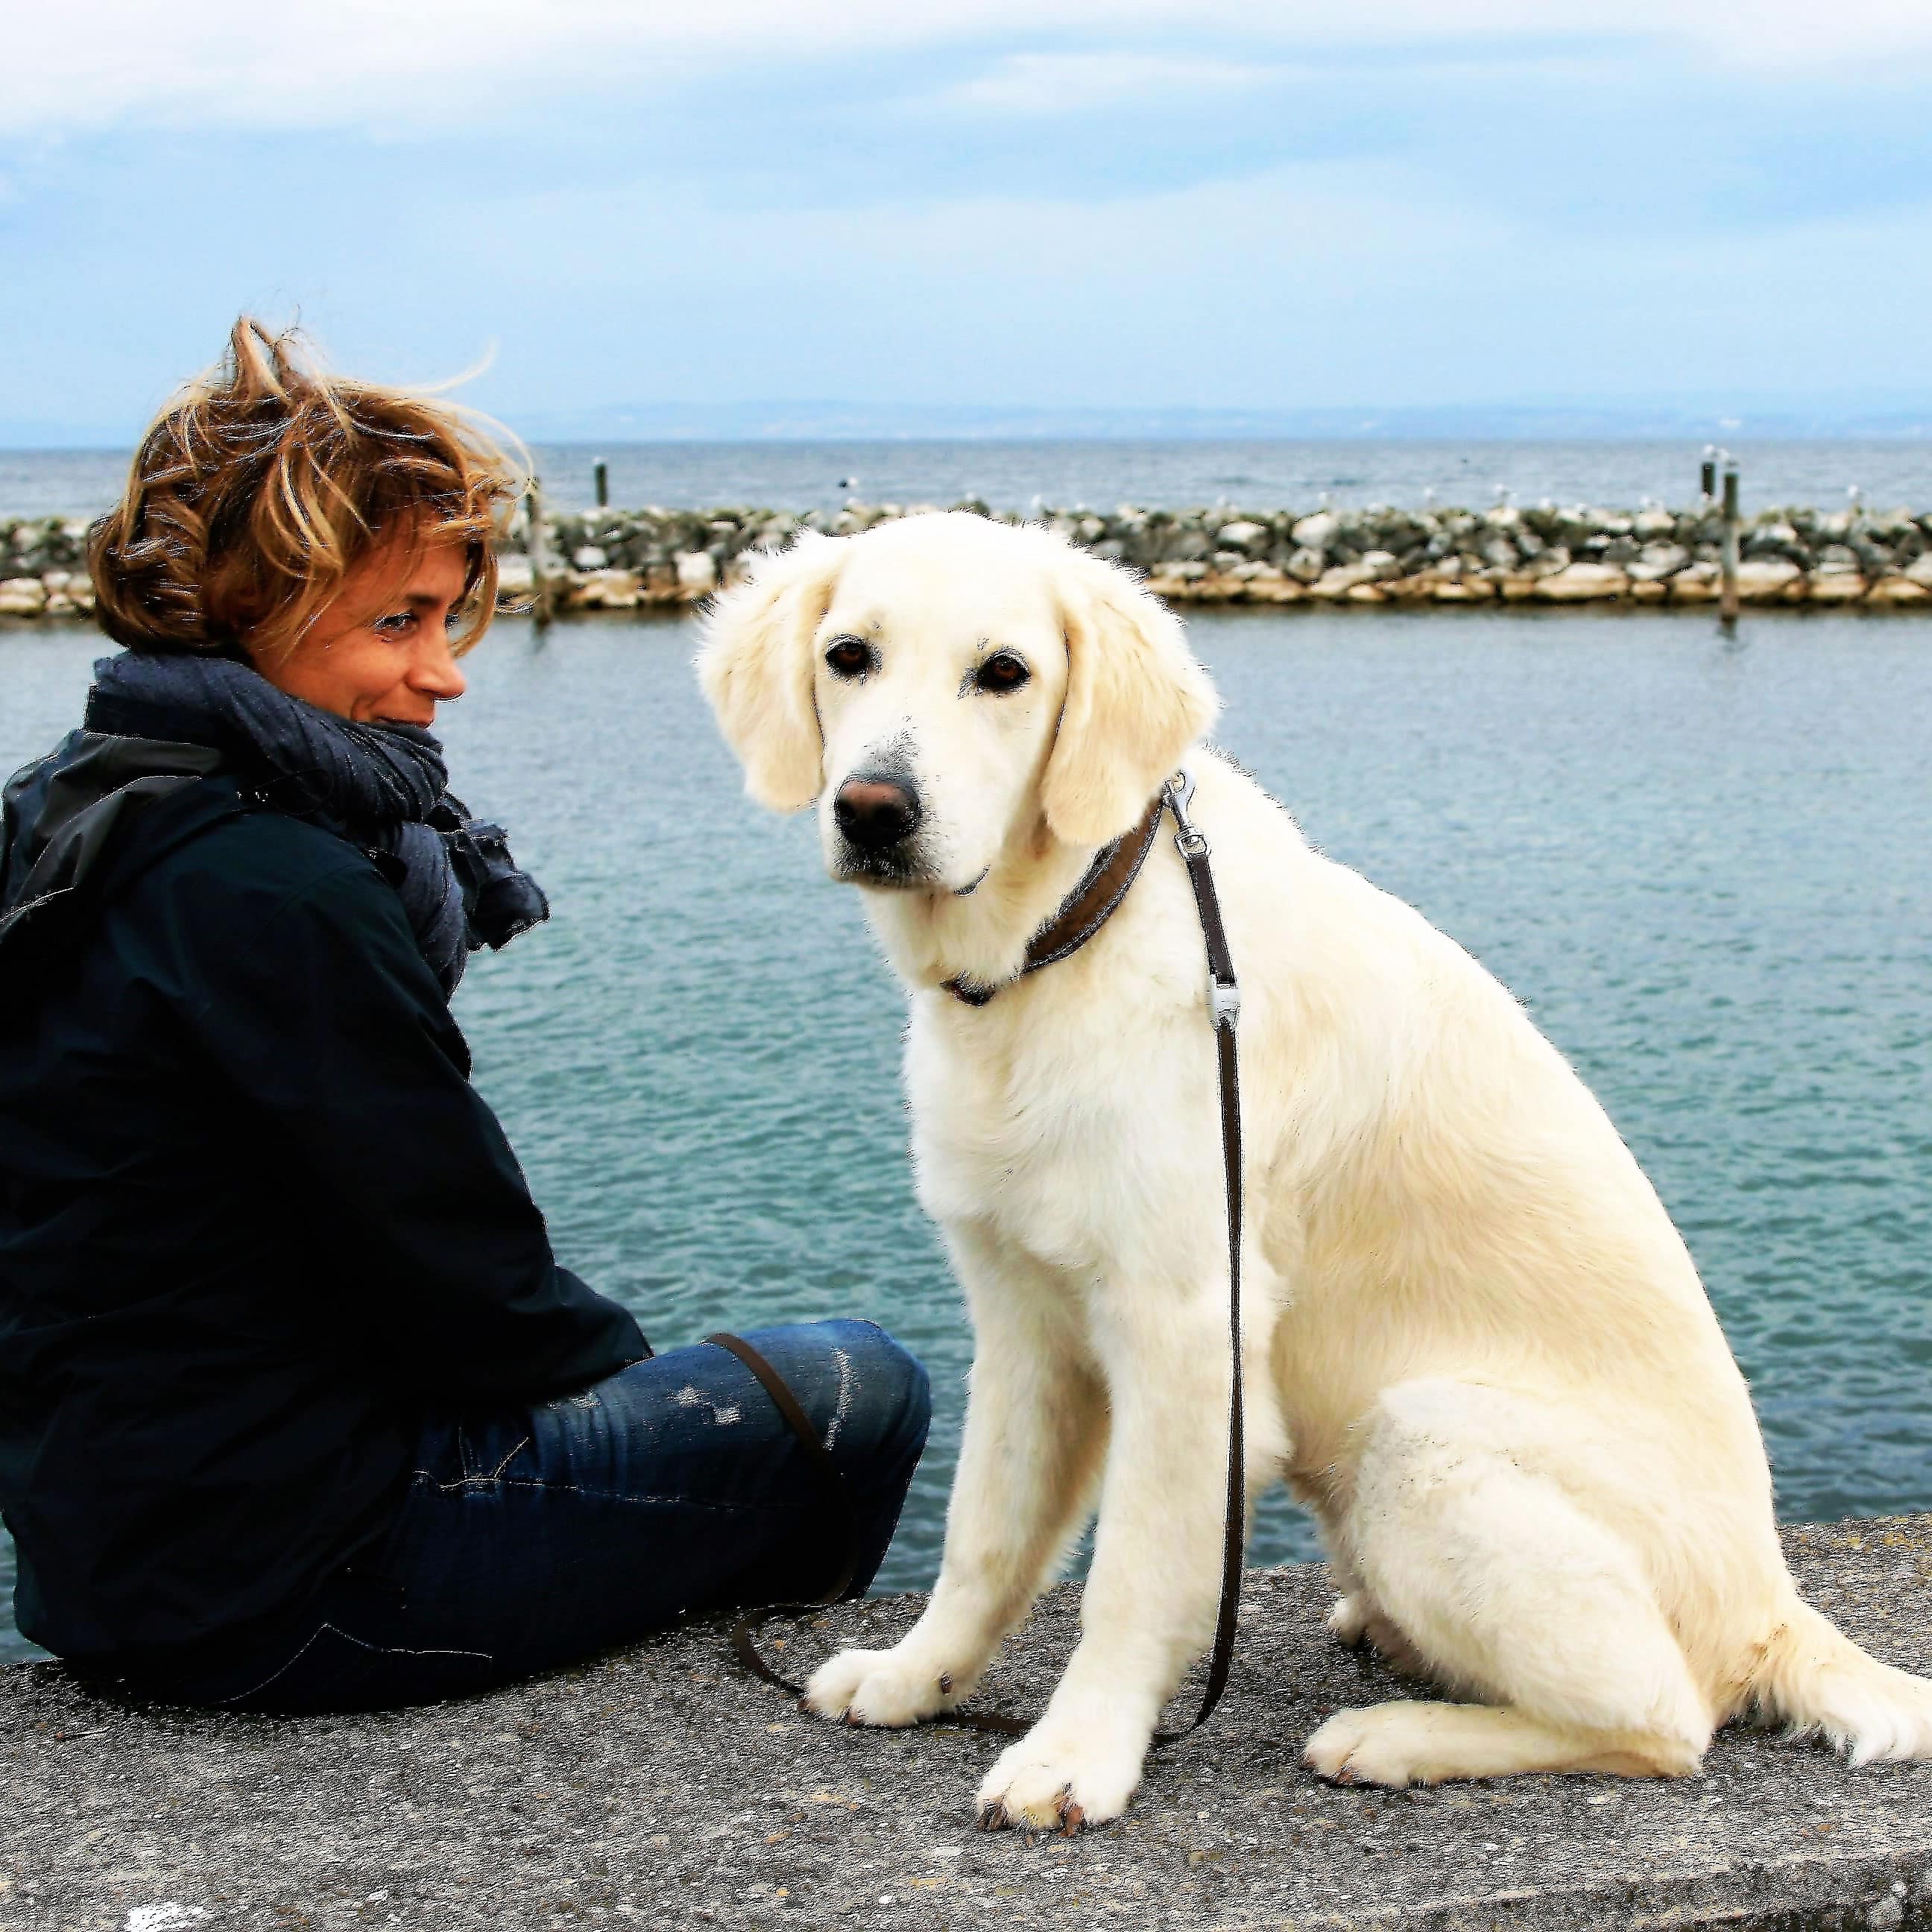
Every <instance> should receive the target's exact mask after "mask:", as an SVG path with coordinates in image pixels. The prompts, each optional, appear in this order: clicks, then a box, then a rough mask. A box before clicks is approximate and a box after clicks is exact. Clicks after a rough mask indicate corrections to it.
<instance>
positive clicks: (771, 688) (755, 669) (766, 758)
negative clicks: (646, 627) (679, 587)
mask: <svg viewBox="0 0 1932 1932" xmlns="http://www.w3.org/2000/svg"><path fill="white" fill-rule="evenodd" d="M846 543H847V539H846V538H843V537H826V536H820V535H817V533H816V532H812V531H807V532H805V533H804V534H803V535H801V536H800V537H799V538H798V539H797V541H796V542H794V543H793V544H792V545H791V546H790V548H789V549H787V550H781V551H779V552H778V553H776V554H775V555H773V556H769V557H766V558H764V559H762V560H761V561H760V562H758V563H757V565H754V568H753V569H752V571H751V575H750V576H749V577H747V578H746V579H745V581H744V582H743V583H738V584H734V585H733V586H732V587H731V588H730V589H729V590H726V591H722V592H720V593H719V594H718V595H717V596H716V597H715V598H712V602H711V605H710V608H709V610H707V611H706V613H705V618H704V627H703V643H702V644H701V645H700V646H699V649H698V653H697V681H698V682H699V684H700V685H701V686H702V687H703V691H704V695H705V696H706V698H708V699H709V700H710V704H711V709H712V711H713V712H714V713H715V715H716V716H717V719H718V729H719V730H721V731H722V732H723V733H724V742H726V743H727V745H730V748H731V749H732V751H733V752H734V753H735V754H736V756H737V759H738V762H739V763H740V764H742V766H744V768H745V790H746V791H747V792H748V793H750V794H751V796H752V797H753V798H754V799H757V802H759V803H760V805H769V807H770V808H772V810H773V811H799V810H802V808H804V807H805V806H806V805H809V804H810V803H811V801H812V800H813V799H814V798H816V797H817V796H818V793H819V791H820V787H822V786H823V783H824V774H823V754H824V741H823V738H822V736H820V732H819V728H818V711H817V706H816V705H815V704H814V703H813V701H812V694H811V682H812V671H813V668H814V661H813V657H812V650H811V640H812V633H813V632H814V631H816V630H817V628H818V625H819V623H820V621H821V620H822V619H823V617H824V615H825V613H826V610H828V609H829V608H830V607H831V603H832V586H833V585H834V584H835V583H836V582H837V580H838V572H839V571H840V570H841V568H843V566H844V561H845V546H846Z"/></svg>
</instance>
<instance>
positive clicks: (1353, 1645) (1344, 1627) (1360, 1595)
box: [1328, 1590, 1370, 1650]
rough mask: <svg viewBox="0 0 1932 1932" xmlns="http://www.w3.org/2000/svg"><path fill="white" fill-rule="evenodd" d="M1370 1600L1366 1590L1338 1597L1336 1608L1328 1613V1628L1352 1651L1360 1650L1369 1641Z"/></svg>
mask: <svg viewBox="0 0 1932 1932" xmlns="http://www.w3.org/2000/svg"><path fill="white" fill-rule="evenodd" d="M1369 1615H1370V1612H1369V1598H1368V1593H1367V1591H1364V1590H1358V1591H1356V1592H1355V1593H1354V1595H1352V1596H1347V1597H1337V1598H1336V1599H1335V1607H1334V1609H1333V1610H1331V1611H1330V1612H1329V1613H1328V1628H1329V1631H1330V1632H1331V1634H1332V1635H1334V1636H1335V1637H1339V1638H1340V1640H1342V1642H1343V1643H1344V1644H1346V1646H1348V1648H1349V1649H1351V1650H1360V1649H1361V1647H1362V1646H1363V1645H1364V1644H1365V1643H1367V1641H1368V1632H1369Z"/></svg>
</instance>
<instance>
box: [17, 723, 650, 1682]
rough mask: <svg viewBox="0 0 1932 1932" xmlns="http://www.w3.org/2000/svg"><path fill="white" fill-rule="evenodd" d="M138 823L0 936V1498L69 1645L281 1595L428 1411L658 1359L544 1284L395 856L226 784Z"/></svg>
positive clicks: (550, 1391) (393, 1474) (403, 1468)
mask: <svg viewBox="0 0 1932 1932" xmlns="http://www.w3.org/2000/svg"><path fill="white" fill-rule="evenodd" d="M97 742H98V741H97ZM140 805H141V808H140V809H139V810H138V811H130V812H128V813H127V814H124V817H123V820H122V822H121V823H120V824H119V825H118V826H115V827H114V828H113V835H112V838H111V839H110V840H107V841H104V842H105V844H106V847H107V850H106V853H105V856H103V855H102V854H101V853H95V854H93V855H92V856H91V857H90V858H89V861H88V862H87V864H86V866H85V867H84V868H83V872H84V875H85V876H84V883H85V884H86V888H87V889H86V892H85V893H84V894H82V895H77V896H78V898H80V899H84V901H85V904H81V905H80V906H79V907H78V909H77V910H74V911H72V912H71V913H70V914H69V916H68V917H67V918H66V919H65V922H62V921H57V920H52V919H49V920H47V921H44V922H43V925H45V926H47V927H48V928H49V929H58V930H55V931H54V935H53V937H52V938H48V937H47V936H46V934H44V933H43V934H41V935H38V936H37V938H36V940H35V943H33V944H0V1513H4V1515H5V1520H6V1522H7V1527H8V1528H9V1529H10V1530H11V1531H12V1532H13V1537H14V1539H15V1541H16V1543H17V1546H18V1553H19V1559H20V1577H19V1583H18V1586H17V1592H16V1600H15V1601H16V1607H17V1618H18V1621H19V1624H20V1628H21V1629H22V1631H23V1632H24V1633H25V1634H26V1635H27V1636H28V1637H31V1638H32V1639H34V1640H35V1641H36V1642H37V1643H41V1644H43V1645H45V1646H46V1647H47V1648H48V1649H49V1650H52V1651H54V1652H56V1653H58V1655H62V1656H65V1657H68V1658H75V1659H78V1660H83V1661H96V1660H98V1661H111V1660H112V1659H113V1658H114V1657H115V1655H124V1654H125V1653H126V1652H128V1651H130V1650H142V1651H145V1650H148V1649H153V1648H156V1647H165V1646H171V1645H174V1644H177V1643H186V1642H190V1641H193V1640H199V1639H202V1638H205V1637H208V1636H210V1635H211V1634H214V1633H217V1632H218V1631H221V1630H223V1629H224V1628H230V1627H233V1626H234V1625H239V1624H242V1623H244V1622H247V1621H248V1619H251V1618H253V1617H255V1616H261V1615H264V1614H266V1613H271V1612H275V1611H278V1610H282V1609H284V1608H286V1607H290V1606H291V1605H292V1604H294V1603H296V1601H299V1599H300V1598H302V1595H304V1594H305V1593H306V1592H308V1590H310V1589H312V1588H313V1587H314V1586H315V1585H316V1584H317V1583H319V1582H320V1580H322V1579H323V1577H325V1576H326V1575H327V1574H329V1573H330V1572H332V1571H333V1570H335V1568H337V1567H338V1566H339V1565H341V1563H342V1562H344V1559H346V1558H347V1557H348V1556H351V1555H352V1554H353V1553H354V1551H355V1550H356V1549H357V1547H359V1545H361V1544H363V1543H365V1542H366V1541H368V1540H369V1539H370V1538H372V1537H373V1536H374V1535H375V1534H376V1533H377V1530H378V1529H379V1528H380V1526H381V1523H382V1522H383V1519H384V1517H385V1516H386V1514H387V1513H388V1512H389V1511H390V1510H391V1509H392V1508H393V1507H394V1505H395V1503H396V1502H397V1501H398V1499H399V1497H400V1495H401V1491H402V1489H403V1487H404V1485H405V1484H406V1483H407V1480H408V1476H409V1471H410V1459H411V1452H412V1449H413V1442H414V1437H415V1434H416V1430H417V1429H418V1428H419V1426H420V1425H421V1424H422V1421H424V1420H425V1418H427V1417H428V1416H429V1415H432V1414H448V1413H450V1412H454V1411H455V1410H458V1409H461V1408H463V1407H465V1406H469V1407H483V1408H488V1407H490V1406H499V1405H504V1404H508V1403H523V1402H527V1401H530V1400H538V1399H541V1398H544V1397H550V1396H553V1395H555V1394H559V1393H561V1392H562V1391H566V1390H570V1389H573V1388H581V1387H583V1385H586V1384H587V1383H589V1382H592V1381H595V1380H596V1379H598V1378H600V1377H601V1376H605V1375H608V1374H610V1373H613V1372H614V1371H615V1370H617V1369H618V1368H619V1367H622V1365H623V1364H625V1363H626V1362H628V1361H637V1360H640V1359H641V1358H643V1357H645V1356H646V1355H649V1346H648V1345H647V1344H646V1343H645V1341H644V1339H643V1336H642V1335H641V1334H640V1333H639V1331H638V1329H637V1324H636V1323H635V1322H634V1321H633V1320H632V1319H631V1316H629V1315H628V1314H627V1313H625V1311H624V1310H622V1309H621V1308H619V1307H617V1306H616V1304H614V1303H613V1302H610V1301H606V1300H604V1298H602V1297H601V1296H599V1295H595V1294H593V1293H592V1292H591V1291H590V1290H589V1289H588V1288H586V1286H584V1284H583V1283H582V1282H580V1280H577V1277H575V1276H574V1275H572V1274H569V1273H568V1271H565V1270H564V1269H562V1268H559V1266H558V1265H556V1260H555V1259H554V1257H553V1255H552V1253H551V1252H550V1241H549V1238H548V1236H547V1234H546V1232H545V1230H544V1222H543V1217H542V1216H541V1214H539V1213H538V1210H537V1208H536V1206H535V1203H534V1202H532V1199H530V1196H529V1190H528V1188H527V1187H526V1185H525V1184H524V1181H523V1175H522V1173H521V1172H520V1169H518V1167H517V1163H516V1160H515V1157H514V1155H513V1154H511V1151H510V1149H509V1147H508V1144H507V1142H505V1139H504V1137H503V1134H502V1130H501V1129H500V1128H499V1126H498V1125H497V1123H496V1118H495V1117H494V1115H492V1113H491V1112H490V1109H489V1108H488V1107H487V1106H485V1105H484V1103H483V1101H482V1100H481V1098H480V1097H478V1094H476V1092H475V1090H474V1088H472V1087H471V1085H469V1078H468V1076H469V1052H468V1050H467V1049H466V1046H465V1045H464V1043H463V1037H462V1035H461V1034H460V1032H459V1031H458V1029H457V1026H456V1024H455V1021H454V1019H452V1016H451V1014H450V1011H449V1004H448V1002H447V1001H446V999H445V998H444V997H443V992H442V990H441V989H440V986H438V984H437V980H436V979H435V977H434V975H433V974H431V971H430V970H429V968H428V966H427V965H425V962H424V960H423V959H422V955H421V953H419V951H418V950H417V947H416V942H415V941H414V939H413V937H412V935H411V932H410V926H409V923H408V921H407V919H405V917H404V914H403V912H402V910H401V905H400V904H399V902H398V899H397V898H396V895H395V892H394V891H393V890H392V889H391V887H390V886H389V883H387V882H386V880H385V878H384V877H383V874H382V873H381V872H380V871H379V870H378V869H377V865H376V863H375V862H373V861H372V859H371V858H370V857H369V856H367V855H365V853H363V852H362V851H361V850H358V849H357V848H356V847H354V846H353V845H352V844H349V843H348V842H347V841H345V840H344V839H343V838H338V837H337V836H335V835H334V834H333V833H332V832H329V831H326V830H324V829H321V828H320V827H319V826H316V825H314V824H311V823H305V822H303V821H302V820H297V819H295V818H293V817H287V816H286V815H284V814H282V813H281V812H279V811H274V810H271V809H268V808H260V807H256V808H251V807H250V805H249V802H248V799H246V798H245V796H244V795H243V794H242V793H241V792H240V791H239V789H238V787H237V784H236V781H235V779H234V778H232V777H229V776H226V775H223V774H221V773H220V772H215V773H212V774H193V773H190V775H187V776H186V777H184V778H182V779H181V781H179V782H178V783H175V784H172V785H167V786H162V787H157V796H154V797H153V798H151V799H145V800H142V801H140ZM10 829H11V830H13V832H16V833H17V832H18V830H19V827H18V826H13V827H11V828H10ZM19 842H20V841H19V840H18V838H16V839H15V844H16V847H18V846H19ZM68 870H69V871H72V870H74V867H73V866H72V865H69V866H68ZM50 903H51V901H50ZM22 936H23V935H21V934H20V933H17V934H16V935H14V937H15V938H16V939H19V938H21V937H22Z"/></svg>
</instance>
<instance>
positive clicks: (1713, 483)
mask: <svg viewBox="0 0 1932 1932" xmlns="http://www.w3.org/2000/svg"><path fill="white" fill-rule="evenodd" d="M1702 475H1703V481H1702V482H1701V484H1700V486H1699V487H1700V488H1701V489H1702V490H1703V493H1704V500H1705V502H1707V503H1709V502H1715V500H1716V498H1717V494H1718V452H1717V449H1716V447H1715V445H1713V444H1711V443H1706V444H1705V446H1704V467H1703V472H1702Z"/></svg>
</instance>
